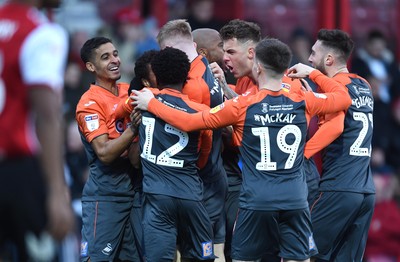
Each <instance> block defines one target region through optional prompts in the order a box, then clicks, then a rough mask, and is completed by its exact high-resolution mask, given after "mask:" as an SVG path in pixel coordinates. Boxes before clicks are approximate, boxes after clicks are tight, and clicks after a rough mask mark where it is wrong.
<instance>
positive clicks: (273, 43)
mask: <svg viewBox="0 0 400 262" xmlns="http://www.w3.org/2000/svg"><path fill="white" fill-rule="evenodd" d="M256 59H257V60H258V61H259V62H261V63H262V65H263V67H264V68H268V69H271V70H273V71H275V72H276V73H278V74H281V73H284V72H285V70H286V69H287V68H288V67H289V63H290V60H291V59H292V52H291V51H290V48H289V47H288V46H287V45H286V44H285V43H283V42H281V41H279V40H278V39H274V38H264V39H263V40H261V42H259V43H258V44H257V46H256Z"/></svg>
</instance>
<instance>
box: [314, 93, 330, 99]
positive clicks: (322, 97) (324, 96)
mask: <svg viewBox="0 0 400 262" xmlns="http://www.w3.org/2000/svg"><path fill="white" fill-rule="evenodd" d="M313 94H314V95H315V96H316V97H318V98H321V99H326V98H327V97H326V95H325V94H321V93H315V92H313Z"/></svg>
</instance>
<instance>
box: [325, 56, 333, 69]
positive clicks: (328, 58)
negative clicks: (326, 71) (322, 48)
mask: <svg viewBox="0 0 400 262" xmlns="http://www.w3.org/2000/svg"><path fill="white" fill-rule="evenodd" d="M334 61H335V57H334V56H333V55H332V54H329V53H328V54H327V55H326V57H325V65H327V66H331V65H333V63H334Z"/></svg>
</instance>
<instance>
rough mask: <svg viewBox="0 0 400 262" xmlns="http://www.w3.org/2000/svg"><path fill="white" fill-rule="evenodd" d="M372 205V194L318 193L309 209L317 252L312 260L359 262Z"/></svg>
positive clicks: (373, 200) (362, 252)
mask: <svg viewBox="0 0 400 262" xmlns="http://www.w3.org/2000/svg"><path fill="white" fill-rule="evenodd" d="M374 205H375V194H361V193H353V192H321V193H320V196H319V198H318V199H317V200H316V201H315V202H314V204H313V206H312V207H311V220H312V225H313V231H314V239H315V243H316V244H317V246H318V250H319V254H318V255H316V256H315V257H316V258H318V259H321V260H322V261H324V260H327V261H330V260H335V261H361V260H362V257H363V254H364V250H365V245H366V241H367V236H368V229H369V225H370V222H371V219H372V214H373V212H374ZM317 261H318V260H317Z"/></svg>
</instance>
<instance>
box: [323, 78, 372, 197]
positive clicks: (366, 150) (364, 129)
mask: <svg viewBox="0 0 400 262" xmlns="http://www.w3.org/2000/svg"><path fill="white" fill-rule="evenodd" d="M334 79H335V80H336V81H338V82H340V83H341V84H343V85H345V86H346V87H347V89H348V92H349V95H350V97H351V99H352V104H351V106H350V107H349V108H348V110H347V112H346V115H345V120H344V130H343V133H342V134H341V135H340V136H339V137H338V138H337V139H336V140H335V141H333V142H332V143H331V144H330V145H328V146H327V147H326V149H325V150H324V152H323V169H322V179H321V184H320V188H321V190H323V191H329V190H343V191H351V192H361V193H373V192H374V185H373V181H372V174H371V169H370V165H369V163H370V157H371V142H372V132H373V119H372V115H373V105H374V101H373V97H372V90H371V88H370V86H369V84H368V83H367V82H366V81H365V79H363V78H361V77H359V76H357V75H355V74H338V75H336V76H335V77H334Z"/></svg>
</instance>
